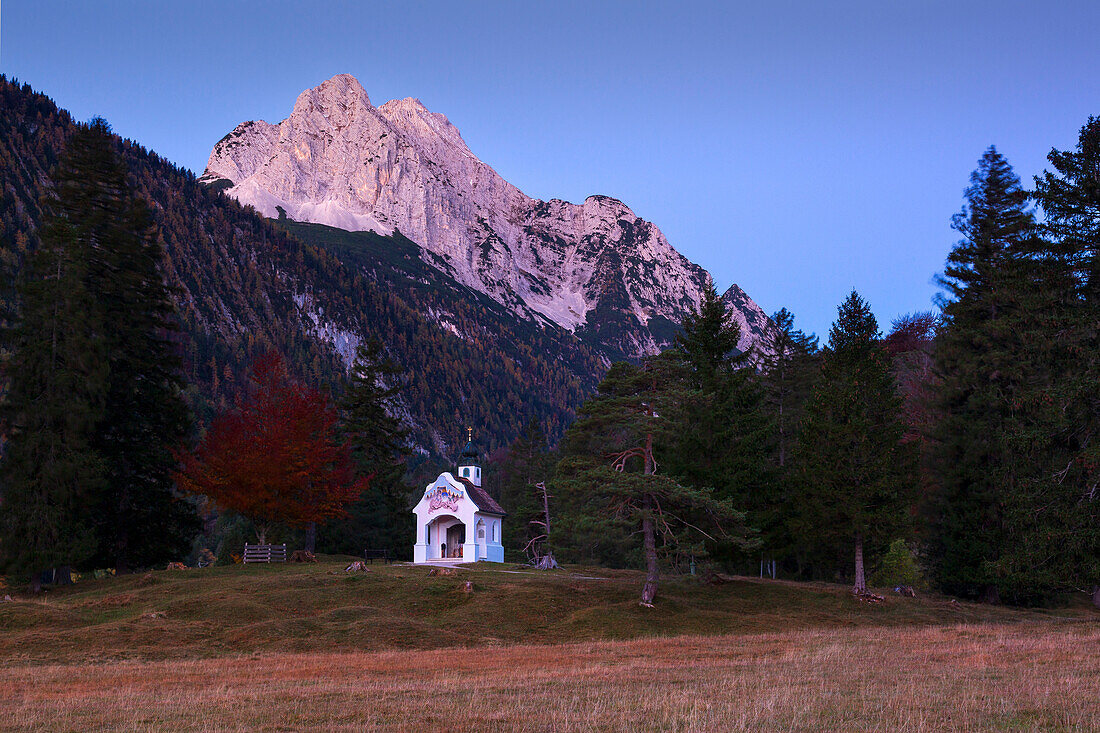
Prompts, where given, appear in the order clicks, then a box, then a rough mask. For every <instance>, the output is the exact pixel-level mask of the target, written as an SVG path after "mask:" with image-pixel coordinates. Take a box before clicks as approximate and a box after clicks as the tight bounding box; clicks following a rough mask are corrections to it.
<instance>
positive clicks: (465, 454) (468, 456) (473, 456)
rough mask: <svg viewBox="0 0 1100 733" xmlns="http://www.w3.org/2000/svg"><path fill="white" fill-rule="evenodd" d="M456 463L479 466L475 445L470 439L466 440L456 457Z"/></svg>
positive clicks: (479, 460)
mask: <svg viewBox="0 0 1100 733" xmlns="http://www.w3.org/2000/svg"><path fill="white" fill-rule="evenodd" d="M458 465H460V466H477V467H478V468H480V467H481V458H480V456H478V453H477V446H475V445H474V441H473V440H472V439H471V440H470V441H469V442H467V443H466V447H465V448H463V449H462V453H461V454H460V455H459V457H458Z"/></svg>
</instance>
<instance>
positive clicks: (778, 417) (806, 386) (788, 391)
mask: <svg viewBox="0 0 1100 733" xmlns="http://www.w3.org/2000/svg"><path fill="white" fill-rule="evenodd" d="M772 325H773V326H774V328H773V329H772V331H771V334H770V338H769V339H768V342H767V348H766V349H764V355H763V357H762V359H761V365H760V370H761V373H762V375H763V385H764V391H765V400H766V403H767V405H768V408H769V409H770V410H771V412H772V414H773V415H774V420H775V423H774V427H775V436H776V438H775V450H776V454H775V462H776V465H777V466H778V467H779V468H780V469H782V468H785V467H786V465H787V458H788V456H789V455H790V452H791V445H792V444H793V442H794V437H795V435H796V433H797V428H798V422H799V419H800V418H801V415H802V408H803V405H804V404H805V402H806V400H807V399H809V396H810V389H811V388H812V386H813V382H814V379H815V377H816V367H817V363H816V360H815V359H814V357H815V355H816V354H817V336H815V335H814V334H812V333H811V334H806V333H805V332H803V331H802V330H801V329H797V328H795V327H794V314H793V313H791V312H790V311H789V310H787V309H786V308H780V309H779V310H778V311H776V313H775V315H773V316H772Z"/></svg>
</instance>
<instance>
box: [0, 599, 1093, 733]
mask: <svg viewBox="0 0 1100 733" xmlns="http://www.w3.org/2000/svg"><path fill="white" fill-rule="evenodd" d="M1097 650H1100V628H1098V627H1097V625H1096V624H1095V623H1090V622H1087V621H1085V622H1066V623H1058V622H1051V621H1048V622H1029V623H1019V624H1011V625H1003V624H972V625H966V624H960V625H950V626H941V627H922V628H914V627H891V628H869V627H863V628H843V629H817V630H807V631H785V632H777V633H766V634H756V635H752V634H749V635H724V636H686V637H677V638H646V639H635V640H632V641H604V642H586V643H572V644H556V645H547V646H478V647H474V648H451V649H436V650H411V651H390V652H376V653H362V652H360V653H354V652H353V653H327V654H267V655H261V656H249V657H223V658H219V659H194V660H183V661H165V660H161V661H130V662H126V661H124V662H111V663H105V664H82V665H68V664H66V665H49V666H37V667H32V666H19V667H8V668H5V669H0V711H2V712H0V716H3V717H0V727H4V728H10V729H13V730H42V729H46V730H79V731H97V730H137V731H146V730H157V731H161V730H173V731H175V730H250V731H252V730H261V731H289V730H323V731H352V730H379V731H463V732H465V733H474V732H476V731H513V730H514V731H619V730H629V731H650V730H653V731H731V730H762V731H763V730H767V731H772V730H780V731H818V730H845V731H944V730H951V731H984V730H1012V731H1018V730H1042V731H1049V730H1055V731H1085V730H1097V729H1100V654H1098V651H1097Z"/></svg>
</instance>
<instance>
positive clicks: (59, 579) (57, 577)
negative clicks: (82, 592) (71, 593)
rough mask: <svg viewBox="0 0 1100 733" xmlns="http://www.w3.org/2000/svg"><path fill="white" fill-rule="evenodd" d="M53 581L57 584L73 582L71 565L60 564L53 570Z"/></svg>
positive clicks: (70, 583)
mask: <svg viewBox="0 0 1100 733" xmlns="http://www.w3.org/2000/svg"><path fill="white" fill-rule="evenodd" d="M53 582H54V583H55V584H57V585H72V584H73V569H72V566H71V565H62V566H61V567H59V568H57V569H56V570H54V573H53Z"/></svg>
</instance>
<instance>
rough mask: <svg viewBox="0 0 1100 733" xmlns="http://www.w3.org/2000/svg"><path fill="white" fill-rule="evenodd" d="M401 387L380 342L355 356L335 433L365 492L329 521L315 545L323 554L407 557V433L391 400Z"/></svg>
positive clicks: (409, 524)
mask: <svg viewBox="0 0 1100 733" xmlns="http://www.w3.org/2000/svg"><path fill="white" fill-rule="evenodd" d="M403 387H404V384H403V381H402V378H401V370H400V368H399V367H398V366H397V364H396V363H394V362H393V361H392V360H391V359H389V358H387V357H386V355H385V353H384V351H383V349H382V345H381V343H379V342H377V341H368V342H367V343H365V344H361V345H360V346H359V347H358V348H357V349H356V352H355V361H354V363H353V364H352V368H351V373H350V375H349V381H348V388H347V390H346V391H345V392H344V395H343V398H342V399H341V401H340V414H341V421H340V429H341V432H342V433H343V435H344V437H345V439H346V440H347V441H348V444H349V445H350V446H351V451H352V458H353V460H354V461H355V463H356V465H357V466H358V467H359V470H360V471H361V472H362V473H364V474H373V476H374V478H373V479H372V480H371V483H370V486H369V487H368V489H367V490H366V491H365V492H363V495H362V496H360V497H359V498H358V499H357V500H356V501H355V502H353V503H352V504H351V505H349V506H348V510H347V516H346V517H340V518H337V519H335V520H334V521H332V522H330V523H329V524H328V525H327V527H326V528H325V532H324V537H323V538H322V542H321V547H322V548H323V549H324V550H325V551H326V552H341V553H346V554H354V555H358V554H360V553H362V552H363V550H367V549H373V550H381V549H385V550H389V551H390V553H391V556H393V557H404V556H406V555H408V550H409V546H410V545H411V544H412V543H411V540H410V539H409V538H410V537H412V536H413V519H412V508H411V504H412V501H411V499H412V491H411V489H410V488H409V487H408V486H407V485H406V484H405V483H404V482H403V480H402V477H403V475H404V473H405V459H406V458H407V457H408V455H409V449H408V438H409V431H408V429H407V428H406V426H405V424H404V422H403V421H402V420H401V418H400V417H399V414H400V413H399V406H398V404H397V397H398V395H399V394H400V392H401V390H402V388H403Z"/></svg>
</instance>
